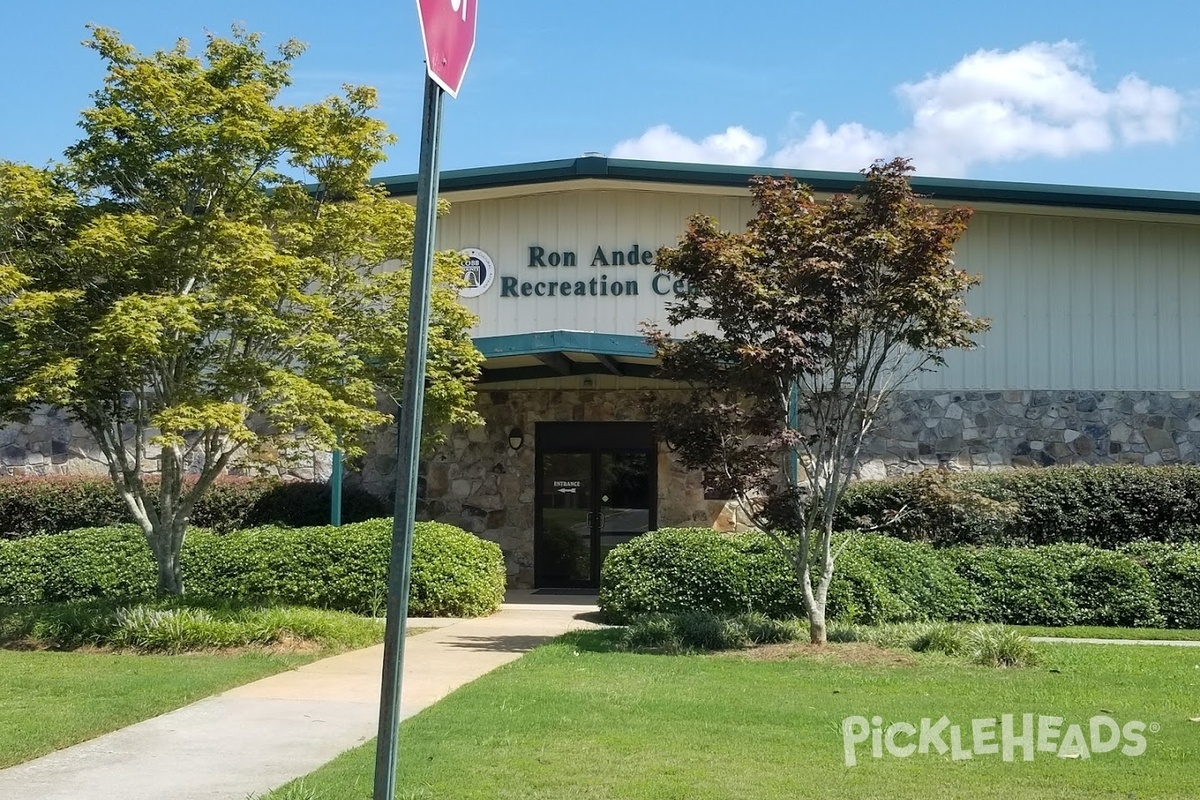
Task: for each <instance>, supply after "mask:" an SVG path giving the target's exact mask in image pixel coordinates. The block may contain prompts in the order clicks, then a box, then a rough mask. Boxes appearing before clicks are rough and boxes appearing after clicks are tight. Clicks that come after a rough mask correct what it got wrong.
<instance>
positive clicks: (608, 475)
mask: <svg viewBox="0 0 1200 800" xmlns="http://www.w3.org/2000/svg"><path fill="white" fill-rule="evenodd" d="M598 456H599V461H600V463H599V473H598V476H597V477H598V482H597V487H596V492H597V494H599V495H600V497H599V504H600V519H599V523H600V547H599V550H600V552H599V554H598V555H599V562H600V564H603V563H604V559H605V558H606V557H607V556H608V551H610V550H612V549H613V548H614V547H616V546H617V545H619V544H624V543H625V542H628V541H629V540H630V539H632V538H633V537H635V536H637V535H638V534H639V533H645V532H646V531H648V530H650V512H651V510H652V505H653V502H652V500H653V492H654V485H653V484H654V481H653V477H652V475H651V472H650V471H651V468H652V466H653V465H654V461H655V459H654V453H653V451H645V452H617V453H604V452H601V453H599V454H598ZM599 577H600V576H599V574H597V575H596V579H597V581H599Z"/></svg>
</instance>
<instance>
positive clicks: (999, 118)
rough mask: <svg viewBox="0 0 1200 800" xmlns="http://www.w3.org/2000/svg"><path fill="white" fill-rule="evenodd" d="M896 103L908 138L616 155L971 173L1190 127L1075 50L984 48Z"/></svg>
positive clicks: (744, 138)
mask: <svg viewBox="0 0 1200 800" xmlns="http://www.w3.org/2000/svg"><path fill="white" fill-rule="evenodd" d="M896 93H897V95H898V96H899V98H900V100H901V101H902V102H903V104H904V105H905V107H906V108H907V109H908V111H909V112H910V113H911V121H910V123H909V125H908V127H906V128H904V129H903V130H899V131H893V132H885V131H878V130H873V129H871V128H868V127H866V126H865V125H862V124H861V123H858V122H848V123H843V124H840V125H837V126H836V127H831V126H830V125H829V124H828V123H826V122H825V121H824V120H817V121H816V122H814V123H813V124H812V125H811V126H810V127H809V128H808V130H807V131H804V132H803V133H802V134H801V135H799V136H796V137H793V138H792V139H791V140H789V141H786V142H784V143H783V144H782V145H781V146H780V147H779V148H778V149H777V150H775V152H773V153H771V154H770V155H768V154H767V144H766V140H765V139H764V138H763V137H760V136H756V135H755V134H753V133H751V132H750V131H747V130H746V129H745V128H743V127H741V126H735V127H731V128H729V129H727V130H726V131H725V132H724V133H721V134H716V135H713V136H709V137H706V138H704V139H702V140H700V141H695V140H692V139H689V138H688V137H686V136H683V135H681V134H679V133H676V132H675V131H674V130H672V129H671V128H670V127H669V126H667V125H658V126H655V127H653V128H651V129H649V130H648V131H646V132H645V133H644V134H643V135H642V136H640V137H638V138H636V139H628V140H625V141H623V142H621V143H619V144H618V145H617V146H616V148H614V150H613V155H614V156H616V157H620V158H648V159H659V160H669V161H693V162H701V163H719V164H758V163H763V162H762V159H763V158H764V156H766V161H767V163H770V164H772V165H775V166H783V167H797V168H805V169H828V170H858V169H861V168H862V167H865V166H866V165H868V164H869V163H871V161H872V160H874V159H876V158H890V157H892V156H895V155H907V156H910V157H912V159H913V162H914V164H915V165H916V168H917V171H918V172H920V173H922V174H926V175H963V174H966V173H967V172H969V171H970V169H971V168H972V167H973V166H975V165H976V164H980V163H1000V162H1007V161H1019V160H1022V159H1027V158H1033V157H1038V156H1044V157H1051V158H1069V157H1071V156H1076V155H1081V154H1085V153H1096V152H1104V151H1108V150H1112V149H1113V148H1115V147H1118V146H1127V145H1137V144H1147V143H1157V144H1169V143H1171V142H1174V141H1176V140H1177V139H1178V138H1179V135H1180V131H1181V128H1182V124H1183V111H1184V109H1183V106H1184V103H1183V97H1182V95H1181V94H1180V93H1179V92H1177V91H1176V90H1174V89H1171V88H1169V87H1166V86H1155V85H1152V84H1150V83H1148V82H1147V81H1145V80H1143V79H1141V78H1139V77H1137V76H1136V75H1126V76H1125V77H1124V78H1122V79H1121V80H1120V81H1119V82H1118V83H1117V85H1116V87H1115V88H1113V89H1111V90H1108V91H1106V90H1104V89H1102V88H1101V87H1099V86H1097V84H1096V82H1095V80H1094V78H1093V76H1092V65H1091V64H1090V63H1089V62H1088V60H1087V59H1086V58H1085V56H1084V54H1083V52H1082V50H1081V49H1080V48H1079V46H1078V45H1076V44H1074V43H1072V42H1059V43H1057V44H1045V43H1041V42H1033V43H1031V44H1027V45H1025V46H1023V47H1020V48H1018V49H1016V50H1010V51H999V50H980V51H978V52H976V53H972V54H971V55H968V56H966V57H964V58H963V59H962V60H961V61H959V62H958V63H957V64H955V65H954V66H952V67H951V68H950V69H948V70H946V71H945V72H942V73H938V74H934V75H929V76H927V77H926V78H925V79H924V80H921V81H917V82H915V83H904V84H901V85H900V86H898V87H897V88H896Z"/></svg>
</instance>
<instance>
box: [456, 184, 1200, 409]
mask: <svg viewBox="0 0 1200 800" xmlns="http://www.w3.org/2000/svg"><path fill="white" fill-rule="evenodd" d="M697 212H702V213H706V214H711V215H713V216H715V217H717V219H718V220H719V222H720V223H721V225H722V226H724V227H727V228H740V227H741V226H742V225H743V224H744V222H745V220H746V219H748V218H749V217H750V216H751V214H752V213H753V212H752V208H751V204H750V200H749V198H748V197H747V196H728V195H725V196H723V195H716V194H703V193H695V194H693V193H684V192H662V191H638V190H619V189H598V190H596V189H592V190H589V189H572V190H566V191H558V192H548V193H542V194H533V195H529V196H524V197H510V198H497V199H485V200H467V201H461V202H458V203H455V204H454V205H453V208H452V211H451V213H450V214H449V215H448V216H447V217H446V218H445V219H444V220H443V221H442V223H441V225H440V229H439V230H440V246H442V247H455V248H462V247H480V248H482V249H484V250H486V251H487V252H488V253H489V254H490V255H491V256H492V258H493V260H494V261H495V263H496V267H497V272H498V273H499V276H510V277H516V278H518V280H519V281H521V282H524V281H537V280H554V281H563V280H570V281H576V280H589V279H590V278H592V277H596V276H598V275H599V274H606V275H608V278H609V280H610V281H611V280H613V279H619V280H622V281H624V280H628V279H633V280H636V281H637V282H638V284H639V293H638V295H637V296H636V297H628V296H624V297H611V296H609V297H590V296H589V297H582V298H580V297H568V298H562V297H554V298H549V297H544V298H538V297H515V298H514V297H502V296H501V294H502V292H501V283H500V277H498V278H497V281H496V284H495V285H493V287H492V288H491V289H490V290H489V291H488V292H487V293H486V294H484V295H483V296H481V297H479V298H473V299H467V300H465V302H466V304H467V305H468V306H469V307H471V308H472V310H473V311H475V312H476V313H477V314H479V316H480V323H479V326H478V328H477V330H476V334H477V335H480V336H493V335H499V334H508V333H523V332H532V331H544V330H560V329H562V330H583V331H598V332H611V333H621V334H636V333H638V325H639V323H640V322H641V321H643V320H650V319H654V320H659V321H662V320H663V318H664V317H665V313H666V305H667V302H668V301H669V300H670V299H671V297H670V296H669V295H668V296H660V295H656V294H655V293H654V292H653V291H652V290H651V285H650V281H651V279H652V278H653V276H654V272H653V268H652V267H649V266H644V265H641V266H637V267H630V266H623V267H608V268H603V267H600V268H593V267H592V266H590V263H591V259H592V255H593V253H594V251H595V249H596V248H597V247H602V248H604V249H605V250H606V251H611V250H613V249H624V250H628V249H629V248H630V247H631V246H632V245H633V244H635V243H636V244H638V245H639V246H641V247H642V248H652V249H656V248H658V247H660V246H663V245H670V244H674V243H675V242H676V241H677V240H678V237H679V235H680V233H681V232H682V230H683V228H684V225H685V221H686V219H687V217H688V216H689V215H691V214H693V213H697ZM1197 222H1198V221H1193V220H1190V219H1186V218H1178V217H1154V216H1151V215H1143V217H1142V218H1132V217H1131V216H1130V215H1125V216H1124V217H1122V216H1120V215H1117V214H1114V213H1110V212H1091V211H1085V210H1078V211H1076V210H1069V209H1062V210H1044V211H1042V210H1038V209H1023V208H1017V207H1014V210H1011V211H1010V210H1007V209H1004V210H1001V209H988V210H981V211H978V212H977V213H976V215H975V217H974V218H973V219H972V221H971V224H970V227H969V229H968V232H967V234H966V236H965V237H964V239H963V241H962V242H961V243H960V246H959V248H958V261H959V264H960V265H961V266H962V267H963V268H964V269H967V270H969V271H971V272H975V273H980V274H981V275H982V276H983V283H982V285H981V286H980V287H979V288H977V289H976V290H975V291H973V292H972V293H971V295H970V297H969V301H968V306H969V308H970V309H971V310H972V311H973V312H975V313H977V314H981V315H983V316H987V317H990V318H991V319H992V330H991V331H989V332H988V333H987V334H985V335H984V336H982V337H981V339H980V344H981V347H980V348H979V349H977V350H975V351H972V352H969V353H950V354H949V355H948V358H947V360H948V362H949V363H948V364H947V366H946V367H945V368H944V369H942V370H940V371H939V372H937V373H931V374H925V375H922V376H920V377H919V378H918V380H917V381H915V382H914V383H913V384H911V385H910V387H909V388H913V389H942V388H944V389H985V390H998V389H1061V390H1073V389H1077V390H1093V389H1107V390H1144V391H1183V390H1195V389H1200V358H1197V357H1196V355H1195V354H1194V352H1193V348H1194V346H1195V344H1196V343H1198V342H1200V224H1197ZM530 246H539V247H543V248H545V250H546V252H547V253H549V252H551V251H567V250H570V251H573V252H575V253H576V254H577V258H578V260H579V265H578V266H577V267H557V268H530V267H529V266H528V262H529V247H530Z"/></svg>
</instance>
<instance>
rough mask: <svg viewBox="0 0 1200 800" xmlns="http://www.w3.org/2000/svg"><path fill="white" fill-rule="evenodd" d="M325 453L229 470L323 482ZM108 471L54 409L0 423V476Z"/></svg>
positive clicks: (87, 440)
mask: <svg viewBox="0 0 1200 800" xmlns="http://www.w3.org/2000/svg"><path fill="white" fill-rule="evenodd" d="M147 450H148V455H149V456H150V458H149V459H148V460H147V463H148V464H149V466H150V471H151V472H154V471H156V468H155V466H154V465H155V463H156V457H157V455H156V454H157V452H158V451H157V449H155V448H153V447H149V448H147ZM331 465H332V461H331V456H330V454H329V453H328V452H322V451H312V450H310V449H307V448H306V449H305V450H304V451H302V452H297V453H295V454H293V455H292V456H291V457H288V458H287V459H280V460H279V461H278V462H277V463H276V464H275V465H274V466H272V465H271V464H260V465H255V466H253V467H246V468H244V469H240V468H238V467H237V466H234V467H233V468H231V469H230V472H231V473H232V474H248V475H259V474H263V473H267V474H274V475H277V476H279V477H281V478H284V479H285V480H287V479H293V480H312V481H325V480H328V479H329V474H330V471H331ZM27 475H104V476H107V475H108V463H107V462H106V461H105V460H104V454H103V453H102V452H100V448H99V447H98V446H97V445H96V442H95V440H93V439H92V437H91V434H89V433H88V432H87V431H86V430H84V429H83V427H82V426H81V425H79V424H77V423H75V422H73V421H72V420H71V419H70V418H68V417H67V416H66V415H65V414H63V413H62V412H61V411H60V410H59V409H56V408H40V409H38V410H37V411H36V412H34V414H33V416H32V417H31V419H30V420H29V423H28V424H24V425H8V426H6V427H2V428H0V476H27Z"/></svg>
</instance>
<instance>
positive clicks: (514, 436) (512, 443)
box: [508, 428, 525, 450]
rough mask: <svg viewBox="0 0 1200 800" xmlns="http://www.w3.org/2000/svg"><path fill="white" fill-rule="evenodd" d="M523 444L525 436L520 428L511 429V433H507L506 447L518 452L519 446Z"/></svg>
mask: <svg viewBox="0 0 1200 800" xmlns="http://www.w3.org/2000/svg"><path fill="white" fill-rule="evenodd" d="M524 444H525V434H524V433H522V432H521V429H520V428H513V429H512V430H511V431H509V432H508V446H509V447H511V448H512V449H513V450H520V449H521V446H522V445H524Z"/></svg>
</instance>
